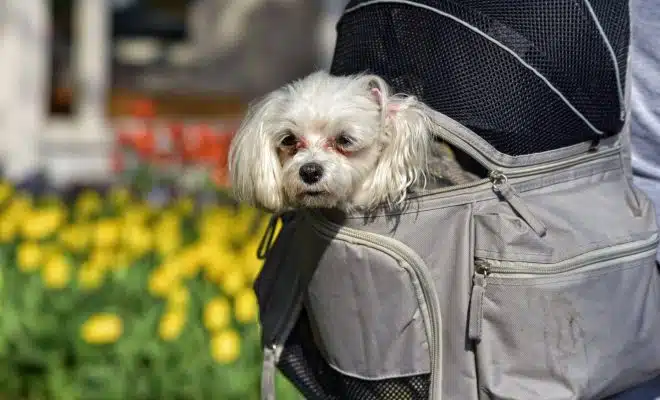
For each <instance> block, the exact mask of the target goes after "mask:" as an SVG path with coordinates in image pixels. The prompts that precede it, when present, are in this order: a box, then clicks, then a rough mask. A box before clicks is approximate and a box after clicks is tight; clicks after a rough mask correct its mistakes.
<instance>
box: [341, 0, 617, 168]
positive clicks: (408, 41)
mask: <svg viewBox="0 0 660 400" xmlns="http://www.w3.org/2000/svg"><path fill="white" fill-rule="evenodd" d="M362 3H366V1H362V0H360V1H357V0H353V1H351V2H350V3H349V5H348V7H347V9H349V10H350V9H351V8H353V7H355V6H358V5H360V4H362ZM414 3H416V4H418V5H421V6H428V7H433V8H434V9H437V10H439V11H440V12H442V13H445V15H440V14H438V13H435V12H432V11H430V10H429V9H425V8H422V7H418V6H413V5H410V4H398V3H376V4H371V5H367V6H364V7H361V8H358V9H355V10H354V11H351V12H348V13H346V14H345V15H344V16H343V18H342V20H341V21H340V23H339V25H338V28H337V29H338V37H337V44H336V48H335V55H334V60H333V65H332V69H331V72H332V73H333V74H336V75H346V74H353V73H357V72H362V71H369V72H372V73H376V74H379V75H381V76H383V77H384V78H385V79H386V80H387V81H388V82H389V83H390V84H391V85H393V86H394V88H395V89H396V90H397V91H401V92H405V93H410V94H414V95H416V96H418V97H420V98H421V99H422V100H423V101H425V102H426V103H427V104H428V105H429V106H431V107H432V108H434V109H436V110H438V111H440V112H442V113H444V114H447V115H448V116H450V117H452V118H453V119H455V120H457V121H458V122H460V123H462V124H463V125H465V126H467V127H468V128H470V129H472V130H473V131H475V132H476V133H477V134H478V135H480V136H481V137H483V138H484V139H485V140H486V141H488V142H489V143H491V145H493V146H494V147H495V148H496V149H498V150H499V151H501V152H503V153H505V154H509V155H521V154H531V153H536V152H541V151H546V150H553V149H556V148H561V147H564V146H568V145H572V144H576V143H579V142H583V141H588V140H593V139H595V138H596V137H598V134H597V133H596V131H600V132H602V133H603V134H604V135H606V136H609V135H613V134H616V133H618V132H619V131H620V129H621V127H622V126H623V121H621V118H620V116H621V111H622V110H621V108H620V107H621V104H620V95H621V94H622V93H623V92H625V88H624V87H623V84H624V81H625V79H624V78H625V73H626V60H627V49H628V35H629V24H628V22H629V21H628V2H627V1H614V2H613V1H607V0H591V1H587V0H517V1H510V0H508V1H507V0H454V1H451V0H417V1H414ZM475 30H478V31H480V32H482V33H484V34H485V36H484V35H482V34H479V33H477V32H476V31H475ZM600 30H602V33H603V34H604V36H605V37H606V38H607V41H608V42H609V43H610V44H611V51H610V49H609V48H608V46H607V42H606V41H605V40H604V39H603V35H601V33H600ZM498 44H500V45H498ZM505 48H507V49H509V51H507V50H505ZM612 55H614V59H615V62H613V58H612V57H613V56H612ZM617 69H618V79H617ZM534 71H536V72H534ZM544 80H545V81H547V82H544ZM551 87H554V90H553V89H552V88H551ZM562 96H563V97H564V99H565V100H563V99H562ZM569 104H570V105H569ZM571 107H572V108H574V109H575V110H577V111H578V113H579V114H581V115H582V117H580V116H579V115H578V113H576V112H574V110H572V109H571Z"/></svg>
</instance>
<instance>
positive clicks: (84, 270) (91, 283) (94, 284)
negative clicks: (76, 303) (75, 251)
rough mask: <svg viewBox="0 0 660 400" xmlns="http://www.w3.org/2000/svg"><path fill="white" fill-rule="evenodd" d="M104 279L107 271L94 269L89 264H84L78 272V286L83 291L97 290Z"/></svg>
mask: <svg viewBox="0 0 660 400" xmlns="http://www.w3.org/2000/svg"><path fill="white" fill-rule="evenodd" d="M104 279H105V270H103V269H100V268H94V267H93V266H91V265H90V264H89V263H86V264H83V265H82V266H81V267H80V269H79V270H78V285H79V286H80V288H82V289H83V290H91V289H97V288H98V287H100V286H101V285H102V284H103V280H104Z"/></svg>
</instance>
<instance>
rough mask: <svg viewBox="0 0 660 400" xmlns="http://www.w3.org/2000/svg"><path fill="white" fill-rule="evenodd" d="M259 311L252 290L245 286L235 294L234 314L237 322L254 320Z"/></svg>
mask: <svg viewBox="0 0 660 400" xmlns="http://www.w3.org/2000/svg"><path fill="white" fill-rule="evenodd" d="M258 313H259V305H258V304H257V296H255V294H254V291H253V290H252V289H249V288H245V289H243V290H241V291H240V292H238V293H237V294H236V298H235V299H234V316H235V317H236V320H237V321H238V322H241V323H243V324H248V323H251V322H254V321H256V319H257V315H258Z"/></svg>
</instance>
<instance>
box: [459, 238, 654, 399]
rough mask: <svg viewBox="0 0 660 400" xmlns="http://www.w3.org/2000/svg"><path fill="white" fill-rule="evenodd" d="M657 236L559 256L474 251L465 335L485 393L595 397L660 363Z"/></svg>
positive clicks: (500, 396) (510, 396)
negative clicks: (532, 259) (521, 258)
mask: <svg viewBox="0 0 660 400" xmlns="http://www.w3.org/2000/svg"><path fill="white" fill-rule="evenodd" d="M657 243H658V236H657V234H653V235H652V236H650V237H649V238H647V239H644V240H638V241H634V242H630V243H625V244H620V245H616V246H612V247H608V248H603V249H599V250H595V251H591V252H588V253H585V254H582V255H579V256H576V257H573V258H570V259H568V260H565V261H562V262H560V263H555V264H539V263H536V264H534V263H516V262H503V261H499V260H495V259H485V258H479V259H476V260H475V273H474V286H473V291H472V299H471V307H470V316H469V320H470V324H469V337H470V338H471V339H472V340H473V342H474V343H475V348H476V357H477V368H478V377H479V383H480V391H481V396H482V397H484V398H492V399H530V400H531V399H543V400H550V399H562V400H564V399H597V398H602V397H605V396H606V395H609V394H613V393H616V392H618V391H620V390H622V389H625V388H627V387H630V386H631V385H634V384H636V383H637V382H640V381H643V380H646V379H649V378H651V377H653V376H655V375H657V374H658V373H660V367H659V366H660V361H659V360H660V337H659V336H658V332H660V323H658V318H657V317H656V316H657V315H658V313H660V277H659V276H658V269H657V267H656V265H655V256H656V246H657ZM593 377H598V378H597V379H594V378H593Z"/></svg>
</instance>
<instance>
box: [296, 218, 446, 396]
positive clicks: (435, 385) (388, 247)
mask: <svg viewBox="0 0 660 400" xmlns="http://www.w3.org/2000/svg"><path fill="white" fill-rule="evenodd" d="M307 215H308V216H309V217H310V220H311V225H312V227H313V228H315V229H317V230H318V232H319V233H320V234H322V235H324V236H328V237H330V238H341V237H342V236H345V237H348V238H350V239H352V240H353V241H358V242H360V241H361V242H363V244H365V243H366V244H368V245H371V246H372V247H373V245H374V244H375V245H377V246H379V247H381V249H379V250H381V251H385V252H390V253H394V254H395V255H396V256H398V258H401V259H403V260H404V261H405V262H406V263H408V265H410V266H411V267H412V270H413V272H414V273H415V275H416V277H417V280H418V281H419V284H420V288H421V290H422V296H423V298H424V302H425V303H426V305H427V307H428V313H429V323H428V326H427V330H428V331H429V332H428V333H429V337H430V353H431V357H430V364H431V365H430V368H431V377H430V386H429V399H431V400H440V399H441V398H442V338H441V336H442V314H441V310H440V300H439V299H438V296H437V293H436V291H435V288H434V285H433V278H432V277H431V275H430V272H429V270H428V269H427V268H426V263H425V262H424V260H422V258H421V257H419V256H418V255H417V254H416V253H415V252H414V251H412V250H411V249H410V248H408V247H407V246H406V245H404V244H403V243H400V242H398V241H397V240H394V239H390V238H388V237H386V236H382V235H378V234H375V233H371V232H366V231H361V230H357V229H353V228H348V227H345V226H341V225H337V224H335V223H333V222H331V221H329V220H327V219H326V218H324V217H323V216H321V215H319V214H318V213H317V212H309V213H308V214H307Z"/></svg>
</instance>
